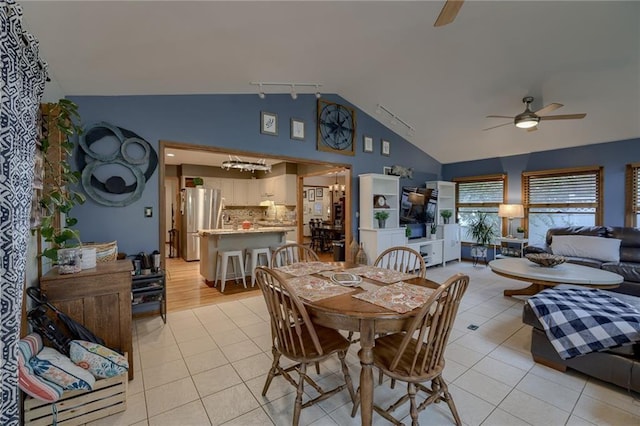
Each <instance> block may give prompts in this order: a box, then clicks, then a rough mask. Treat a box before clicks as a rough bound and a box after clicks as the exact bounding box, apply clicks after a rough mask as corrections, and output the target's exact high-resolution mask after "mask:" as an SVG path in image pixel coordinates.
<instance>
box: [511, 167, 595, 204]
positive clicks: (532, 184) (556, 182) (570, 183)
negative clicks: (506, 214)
mask: <svg viewBox="0 0 640 426" xmlns="http://www.w3.org/2000/svg"><path fill="white" fill-rule="evenodd" d="M600 173H601V170H600V169H595V170H594V169H592V170H586V171H581V172H565V173H549V174H536V175H533V174H532V175H527V174H523V185H524V195H525V200H524V201H525V204H526V205H528V206H529V207H534V206H537V207H544V206H557V207H561V206H565V207H595V208H598V207H599V200H600V196H601V194H600Z"/></svg>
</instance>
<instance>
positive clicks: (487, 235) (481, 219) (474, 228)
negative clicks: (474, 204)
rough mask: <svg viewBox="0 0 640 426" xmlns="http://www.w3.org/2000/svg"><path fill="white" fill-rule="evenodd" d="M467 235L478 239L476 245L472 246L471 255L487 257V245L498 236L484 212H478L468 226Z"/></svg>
mask: <svg viewBox="0 0 640 426" xmlns="http://www.w3.org/2000/svg"><path fill="white" fill-rule="evenodd" d="M467 235H469V236H470V237H471V238H473V239H474V240H476V245H475V246H473V247H472V248H471V257H474V258H478V257H484V258H486V256H487V247H488V246H489V244H491V242H492V241H493V240H494V239H495V238H496V237H497V236H498V235H497V234H496V232H495V230H494V228H493V226H492V224H491V222H490V220H489V218H488V215H487V213H484V212H476V214H475V217H474V218H473V219H471V222H470V223H469V227H468V228H467Z"/></svg>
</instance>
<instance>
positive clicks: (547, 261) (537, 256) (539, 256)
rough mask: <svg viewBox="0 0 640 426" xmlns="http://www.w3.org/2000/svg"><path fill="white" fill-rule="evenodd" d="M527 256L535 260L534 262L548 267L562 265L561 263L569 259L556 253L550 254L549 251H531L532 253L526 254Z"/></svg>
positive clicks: (532, 260)
mask: <svg viewBox="0 0 640 426" xmlns="http://www.w3.org/2000/svg"><path fill="white" fill-rule="evenodd" d="M525 257H526V258H527V259H528V260H529V261H531V262H533V263H537V264H538V265H540V266H544V267H546V268H552V267H554V266H556V265H560V264H561V263H564V262H566V261H567V259H565V258H564V257H562V256H557V255H555V254H549V253H531V254H526V255H525Z"/></svg>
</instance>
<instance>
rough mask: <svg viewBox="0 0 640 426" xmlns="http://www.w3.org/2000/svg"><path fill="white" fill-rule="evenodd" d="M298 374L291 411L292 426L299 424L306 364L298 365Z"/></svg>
mask: <svg viewBox="0 0 640 426" xmlns="http://www.w3.org/2000/svg"><path fill="white" fill-rule="evenodd" d="M298 373H299V374H300V379H299V381H298V390H297V392H296V405H295V407H294V409H293V426H298V423H299V422H300V411H301V410H302V394H303V393H304V381H305V380H306V375H307V364H304V363H303V364H300V366H299V370H298Z"/></svg>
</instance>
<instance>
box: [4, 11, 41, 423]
mask: <svg viewBox="0 0 640 426" xmlns="http://www.w3.org/2000/svg"><path fill="white" fill-rule="evenodd" d="M0 28H1V32H0V61H1V63H0V67H1V72H0V74H1V78H0V348H1V351H2V362H1V364H2V365H1V366H0V383H1V384H2V393H1V394H0V395H1V396H0V397H1V398H2V403H1V404H0V425H18V424H19V423H20V418H19V392H18V368H17V352H16V350H17V342H18V339H19V338H20V323H21V306H22V289H23V283H24V280H25V264H26V254H27V245H28V242H29V238H30V232H29V213H30V207H31V196H32V193H33V184H32V181H33V165H34V154H35V149H36V137H37V132H36V130H37V129H36V117H37V114H38V106H39V104H40V99H41V97H42V93H43V91H44V84H45V80H46V67H45V64H44V63H43V62H42V61H41V60H40V58H39V55H38V42H37V41H36V40H35V38H34V37H33V36H31V35H30V34H28V33H26V32H25V30H24V29H23V28H22V9H21V8H20V6H19V5H17V4H16V3H15V1H13V0H0Z"/></svg>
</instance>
